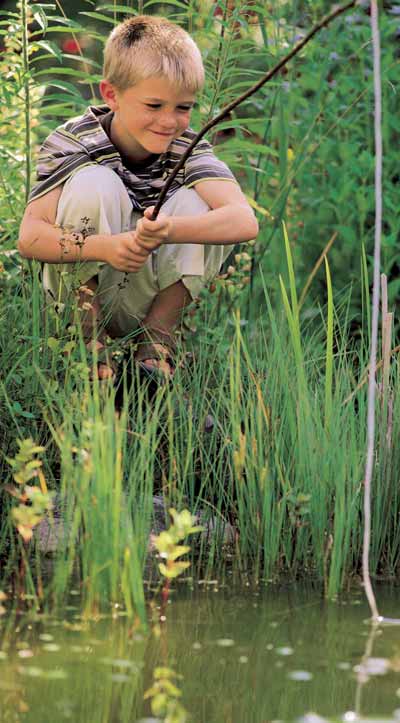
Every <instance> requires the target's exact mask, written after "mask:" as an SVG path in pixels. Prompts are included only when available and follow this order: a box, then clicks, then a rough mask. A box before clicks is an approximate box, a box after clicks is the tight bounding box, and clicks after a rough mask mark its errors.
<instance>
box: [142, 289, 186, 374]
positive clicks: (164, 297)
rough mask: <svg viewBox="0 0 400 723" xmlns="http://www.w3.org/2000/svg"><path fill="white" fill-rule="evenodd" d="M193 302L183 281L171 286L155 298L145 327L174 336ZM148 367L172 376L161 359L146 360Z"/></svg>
mask: <svg viewBox="0 0 400 723" xmlns="http://www.w3.org/2000/svg"><path fill="white" fill-rule="evenodd" d="M191 301H192V297H191V296H190V294H189V292H188V290H187V289H186V287H185V285H184V284H183V283H182V281H177V282H176V283H175V284H171V286H168V287H167V288H166V289H163V290H162V291H160V293H159V294H157V296H156V297H155V299H154V301H153V303H152V305H151V308H150V311H149V312H148V314H147V316H146V317H145V318H144V319H143V326H144V327H148V328H149V329H157V330H159V331H163V332H165V333H166V334H171V336H172V335H173V332H174V330H175V328H176V327H177V326H178V324H179V323H180V321H181V319H182V312H183V310H184V309H185V308H186V306H189V304H190V303H191ZM145 363H146V365H148V366H154V367H155V368H157V369H160V370H161V371H163V372H164V373H165V374H167V375H169V374H171V371H172V370H171V367H170V365H169V364H168V362H167V361H165V360H161V359H146V360H145Z"/></svg>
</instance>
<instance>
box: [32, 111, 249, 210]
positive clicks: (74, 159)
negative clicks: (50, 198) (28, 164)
mask: <svg viewBox="0 0 400 723" xmlns="http://www.w3.org/2000/svg"><path fill="white" fill-rule="evenodd" d="M111 118H112V113H111V111H110V109H109V108H108V106H106V105H102V106H89V107H88V108H87V110H86V112H85V113H84V115H82V116H79V117H77V118H72V119H71V120H69V121H67V122H66V123H64V124H63V125H61V126H59V127H58V128H56V130H54V131H53V132H52V133H51V134H50V135H49V136H48V137H47V138H46V140H45V141H44V143H43V145H42V147H41V149H40V152H39V158H38V165H37V180H36V183H35V185H34V186H33V188H32V191H31V193H30V197H29V201H33V199H35V198H40V196H43V195H44V194H45V193H48V191H51V190H52V189H53V188H56V187H57V186H59V185H60V183H65V181H66V180H67V179H68V178H69V177H70V176H71V175H72V174H73V173H74V172H75V171H76V170H77V169H78V168H83V167H85V166H93V165H95V164H97V163H99V164H100V165H102V166H108V167H109V168H112V169H113V170H114V171H115V172H116V173H117V174H118V176H119V177H120V178H121V180H122V182H123V184H124V186H125V187H126V189H127V191H128V194H129V197H130V199H131V201H132V205H133V208H134V209H135V210H138V211H143V210H144V209H145V208H147V207H148V206H153V205H154V204H155V202H156V201H157V198H158V196H159V193H160V190H161V188H162V187H163V185H164V183H165V181H166V179H167V178H168V176H169V174H170V173H171V171H172V169H173V168H174V167H175V165H176V164H177V162H178V161H179V159H180V158H181V156H182V155H183V153H184V152H185V150H186V148H187V147H188V145H189V144H190V143H191V142H192V140H193V138H194V137H195V135H196V134H195V132H194V131H193V130H192V129H191V128H188V129H187V130H186V131H184V133H183V134H182V135H181V136H180V137H179V138H177V139H176V140H174V141H172V143H171V144H170V146H169V147H168V150H167V151H166V152H165V153H162V154H161V155H159V156H157V155H155V156H154V159H155V160H152V159H151V158H150V162H149V164H148V165H145V166H143V164H142V165H138V167H137V168H135V167H132V166H131V165H129V168H128V167H127V165H126V162H125V163H124V160H123V159H122V158H121V155H120V154H119V152H118V151H117V149H116V148H115V146H114V145H113V144H112V143H111V140H110V138H109V136H108V135H107V133H106V131H105V128H109V126H110V119H111ZM216 179H218V180H226V181H234V182H235V177H234V176H233V174H232V173H231V171H230V170H229V168H228V166H227V165H226V164H225V163H223V162H222V161H220V160H219V159H218V158H217V157H216V156H215V155H214V153H213V150H212V146H211V145H210V143H208V141H206V140H204V138H203V139H202V140H201V141H200V142H199V143H198V144H197V146H196V147H195V148H194V150H193V151H192V153H191V155H190V156H189V158H188V159H187V161H186V163H185V165H184V167H183V168H182V169H181V170H180V171H179V173H178V175H177V176H176V178H175V180H174V182H173V183H172V186H171V188H170V189H169V192H168V195H167V198H169V197H170V196H172V195H173V194H174V193H175V192H176V191H177V190H179V188H181V186H186V187H188V188H190V187H192V186H195V185H196V183H199V182H200V181H206V180H216Z"/></svg>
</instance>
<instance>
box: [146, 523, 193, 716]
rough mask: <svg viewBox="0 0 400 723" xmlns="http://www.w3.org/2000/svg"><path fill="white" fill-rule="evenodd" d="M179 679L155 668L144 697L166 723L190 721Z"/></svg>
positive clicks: (161, 669) (163, 668) (171, 672)
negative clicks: (177, 683)
mask: <svg viewBox="0 0 400 723" xmlns="http://www.w3.org/2000/svg"><path fill="white" fill-rule="evenodd" d="M181 514H183V513H181ZM177 679H182V676H181V675H178V673H175V672H174V671H173V670H171V668H166V667H162V668H155V669H154V680H153V685H152V686H151V688H149V689H148V690H146V692H145V694H144V696H143V697H144V699H145V700H148V699H151V712H152V713H153V715H155V716H161V717H162V719H163V721H164V723H186V721H187V720H188V713H187V711H186V710H185V708H184V707H183V705H182V703H180V701H179V698H180V697H181V696H182V692H181V691H180V690H179V688H178V687H177V686H176V684H175V682H174V680H177Z"/></svg>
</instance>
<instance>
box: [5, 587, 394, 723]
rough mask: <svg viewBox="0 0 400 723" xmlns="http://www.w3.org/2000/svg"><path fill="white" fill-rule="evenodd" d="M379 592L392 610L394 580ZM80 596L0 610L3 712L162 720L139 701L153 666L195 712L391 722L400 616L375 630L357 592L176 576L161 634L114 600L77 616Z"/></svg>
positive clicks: (247, 722) (246, 722) (248, 719)
mask: <svg viewBox="0 0 400 723" xmlns="http://www.w3.org/2000/svg"><path fill="white" fill-rule="evenodd" d="M377 597H378V602H379V607H380V612H381V613H382V614H384V615H385V616H388V617H389V616H390V617H394V618H395V617H396V615H398V614H399V610H398V601H399V594H398V589H396V588H391V589H389V588H387V587H381V588H379V589H378V590H377ZM77 600H78V598H77V597H74V596H73V595H72V596H71V604H70V605H69V606H68V609H67V610H66V611H65V616H64V617H55V616H47V615H43V616H42V615H37V616H35V617H34V618H32V617H31V618H29V619H28V618H23V619H22V618H20V619H19V620H18V621H11V620H10V618H8V619H7V618H6V616H3V618H0V651H1V652H0V721H2V722H3V721H4V722H5V721H32V723H58V721H63V720H71V721H74V723H75V722H76V723H81V722H84V723H86V722H87V723H106V722H112V723H114V722H115V723H119V722H121V723H125V722H128V721H129V722H134V721H136V722H139V721H141V723H144V721H147V722H148V723H150V721H159V720H160V721H161V720H163V718H157V717H155V716H154V715H153V714H152V713H151V709H150V704H149V701H144V700H143V694H144V691H145V690H146V689H148V688H149V687H150V686H151V685H152V682H153V673H154V669H155V667H156V666H166V667H168V668H170V669H172V670H173V671H175V672H176V673H178V674H180V675H181V676H182V678H181V679H177V680H176V681H175V682H176V684H177V686H178V687H179V688H180V690H181V692H182V698H181V704H182V705H183V706H184V708H185V709H186V711H188V713H190V719H189V718H188V720H190V721H192V722H193V723H268V722H269V723H271V722H272V721H273V722H275V723H276V722H277V721H293V720H301V721H304V723H306V722H307V723H322V721H324V720H328V719H329V720H342V721H353V720H360V719H362V718H366V717H368V718H369V719H371V720H372V719H373V720H376V721H384V720H392V721H400V627H394V626H393V627H385V626H384V627H382V628H380V629H378V631H376V633H375V634H373V633H372V632H371V627H370V625H369V624H368V623H367V622H366V621H367V620H368V618H369V609H368V607H367V605H366V603H365V600H364V597H363V594H362V592H361V591H358V590H357V591H356V592H353V593H352V594H351V596H348V597H345V598H343V599H341V600H340V601H338V602H325V601H323V600H321V598H320V595H319V593H318V591H316V590H312V589H310V588H305V587H288V588H286V589H282V588H279V589H276V588H272V587H268V588H266V589H262V588H258V589H252V588H250V587H247V588H245V589H244V590H243V589H241V590H240V591H237V592H236V591H235V592H233V591H232V590H231V589H228V588H227V587H224V586H221V585H219V584H216V583H215V581H214V582H213V581H211V583H207V584H203V585H199V586H196V589H195V590H194V591H190V590H188V589H187V588H185V587H184V586H182V585H179V586H178V585H177V586H176V590H175V591H173V592H172V595H171V601H170V603H169V604H168V607H167V614H166V618H167V619H166V621H165V622H163V623H162V624H161V633H160V635H159V636H158V637H157V636H156V635H154V634H152V633H149V634H143V633H141V632H140V631H139V630H137V629H132V627H131V624H130V622H129V621H128V620H127V618H126V616H125V615H124V613H123V611H122V610H120V609H118V608H116V609H114V611H113V616H111V615H110V616H105V617H100V618H99V619H97V620H89V621H85V620H83V619H82V617H81V615H80V614H79V607H78V604H77Z"/></svg>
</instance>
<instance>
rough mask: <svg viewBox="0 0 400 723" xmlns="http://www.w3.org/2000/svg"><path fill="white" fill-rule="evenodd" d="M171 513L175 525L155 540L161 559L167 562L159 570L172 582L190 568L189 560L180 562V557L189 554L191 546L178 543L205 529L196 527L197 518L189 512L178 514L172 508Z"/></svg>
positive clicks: (160, 564) (184, 511) (161, 563)
mask: <svg viewBox="0 0 400 723" xmlns="http://www.w3.org/2000/svg"><path fill="white" fill-rule="evenodd" d="M169 513H170V515H171V517H172V520H173V523H172V525H171V526H170V527H169V529H168V530H164V531H163V532H161V533H160V534H159V535H157V537H155V538H154V546H155V548H156V549H157V551H158V554H159V555H160V557H161V558H163V560H165V562H160V563H159V565H158V569H159V570H160V572H161V574H162V575H164V577H166V578H167V579H168V580H171V579H172V578H174V577H178V575H180V574H181V573H182V572H183V571H184V570H186V569H187V568H188V567H189V566H190V562H188V561H187V560H179V561H178V557H181V555H185V554H186V553H187V552H189V550H190V546H189V545H179V544H178V543H179V542H181V541H182V540H184V539H185V537H187V536H188V535H192V534H194V533H195V532H201V531H202V530H203V527H201V525H195V522H196V518H195V517H194V516H193V515H192V514H191V513H190V512H189V510H183V511H182V512H177V511H176V510H174V509H173V508H171V509H170V510H169Z"/></svg>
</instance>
